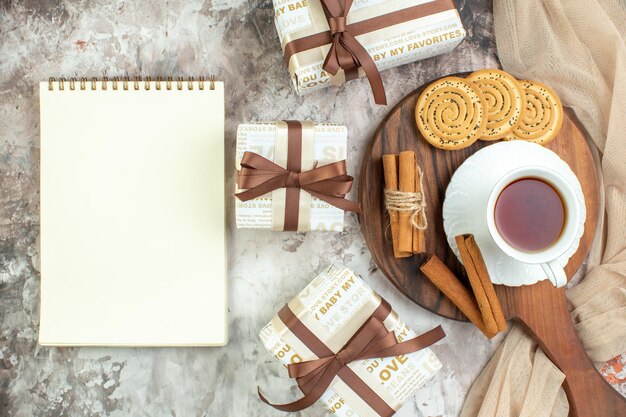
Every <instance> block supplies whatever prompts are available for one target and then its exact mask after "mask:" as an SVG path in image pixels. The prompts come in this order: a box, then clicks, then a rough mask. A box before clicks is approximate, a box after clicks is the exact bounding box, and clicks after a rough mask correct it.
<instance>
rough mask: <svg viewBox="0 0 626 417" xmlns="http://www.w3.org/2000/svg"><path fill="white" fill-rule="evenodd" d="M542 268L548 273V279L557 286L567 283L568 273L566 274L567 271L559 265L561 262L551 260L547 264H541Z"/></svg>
mask: <svg viewBox="0 0 626 417" xmlns="http://www.w3.org/2000/svg"><path fill="white" fill-rule="evenodd" d="M541 268H542V269H543V272H545V273H546V275H547V276H548V279H549V280H550V282H551V283H552V285H554V286H555V287H556V288H560V287H562V286H564V285H565V284H567V275H565V271H564V270H563V267H562V266H561V265H559V263H558V262H557V261H556V260H555V261H550V262H547V263H545V264H541Z"/></svg>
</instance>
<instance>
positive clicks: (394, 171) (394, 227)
mask: <svg viewBox="0 0 626 417" xmlns="http://www.w3.org/2000/svg"><path fill="white" fill-rule="evenodd" d="M383 173H384V177H385V188H386V189H388V190H394V191H397V190H398V155H395V154H389V155H383ZM398 220H399V213H398V212H397V211H396V210H389V223H390V227H391V242H392V244H393V256H394V257H396V258H406V257H408V256H411V252H402V251H400V250H399V249H398V229H399V221H398Z"/></svg>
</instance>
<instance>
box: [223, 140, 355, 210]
mask: <svg viewBox="0 0 626 417" xmlns="http://www.w3.org/2000/svg"><path fill="white" fill-rule="evenodd" d="M346 172H347V170H346V161H345V160H343V161H337V162H333V163H331V164H328V165H324V166H320V167H315V168H313V169H312V170H310V171H306V172H296V171H290V170H287V169H285V168H283V167H281V166H280V165H277V164H275V163H274V162H272V161H270V160H268V159H266V158H264V157H262V156H261V155H259V154H256V153H254V152H245V153H244V154H243V158H241V170H240V171H239V174H238V176H237V186H238V187H239V188H240V189H243V190H246V191H242V192H240V193H237V194H235V195H236V196H237V198H239V200H241V201H248V200H252V199H254V198H257V197H261V196H262V195H265V194H267V193H270V192H272V191H274V190H277V189H279V188H299V189H301V190H304V191H306V192H308V193H309V194H311V195H312V196H314V197H317V198H319V199H320V200H323V201H325V202H327V203H328V204H332V205H333V206H335V207H338V208H340V209H342V210H346V211H352V212H354V213H360V212H361V209H360V207H359V205H358V204H357V203H355V202H353V201H349V200H346V199H345V196H346V194H348V192H350V189H351V188H352V183H353V181H354V178H352V177H351V176H349V175H347V174H346Z"/></svg>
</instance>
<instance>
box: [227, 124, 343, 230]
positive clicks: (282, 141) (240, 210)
mask: <svg viewBox="0 0 626 417" xmlns="http://www.w3.org/2000/svg"><path fill="white" fill-rule="evenodd" d="M300 124H301V125H302V132H303V133H302V158H301V160H302V161H301V162H302V170H303V171H306V170H310V169H312V168H313V167H314V166H324V165H326V164H329V163H332V162H336V161H342V160H345V159H346V148H347V141H348V130H347V129H346V127H345V126H338V125H334V124H329V123H322V124H318V123H313V122H300ZM287 140H288V139H287V127H286V122H282V121H277V122H259V123H248V124H241V125H239V127H238V128H237V151H236V161H237V170H240V169H241V165H240V164H241V159H242V157H243V155H244V153H245V152H254V153H256V154H258V155H260V156H262V157H264V158H266V159H268V160H270V161H273V162H275V163H277V164H279V165H282V166H284V165H285V160H286V158H287ZM239 191H241V190H239V189H237V192H239ZM299 197H300V201H299V212H300V213H299V224H298V231H308V230H332V231H342V230H343V224H344V220H343V218H344V211H343V210H342V209H340V208H337V207H335V206H333V205H331V204H329V203H327V202H325V201H322V200H320V199H318V198H316V197H313V196H311V195H310V194H308V193H306V192H301V193H300V196H299ZM284 201H285V189H284V188H282V189H278V190H275V191H272V192H270V193H268V194H266V195H263V196H261V197H257V198H254V199H252V200H249V201H241V200H239V199H235V212H236V214H235V217H236V223H237V228H240V229H242V228H243V229H272V230H283V222H282V217H283V216H284V210H285V203H284Z"/></svg>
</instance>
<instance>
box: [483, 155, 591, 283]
mask: <svg viewBox="0 0 626 417" xmlns="http://www.w3.org/2000/svg"><path fill="white" fill-rule="evenodd" d="M524 178H536V179H538V180H540V181H543V182H545V183H547V184H549V185H551V186H552V187H553V188H554V189H555V190H556V191H557V192H558V193H559V195H560V197H561V201H562V202H563V206H564V209H565V218H564V220H563V222H564V223H563V228H562V229H561V234H560V235H559V236H558V237H557V239H556V241H554V242H553V243H552V244H550V245H549V246H547V247H546V248H543V249H540V250H538V251H532V252H530V251H529V252H526V251H523V250H520V249H518V248H516V247H514V246H511V245H510V244H509V243H508V242H507V241H506V240H505V239H504V237H503V236H502V235H501V234H500V232H499V231H498V228H497V226H496V220H495V209H496V202H497V201H498V197H499V196H500V193H502V191H503V190H504V189H505V188H506V187H507V186H508V185H510V184H512V183H513V182H515V181H517V180H520V179H524ZM580 216H581V212H580V204H579V202H578V197H577V196H576V192H575V191H574V189H573V187H572V186H571V185H570V184H569V183H568V182H567V180H565V178H563V177H562V176H561V175H560V174H558V173H557V172H556V171H553V170H551V169H549V168H545V167H540V166H527V167H522V168H518V169H515V170H513V171H510V172H509V173H507V174H506V175H504V176H503V177H502V178H500V180H498V182H497V183H496V185H495V186H494V187H493V189H492V190H491V194H490V195H489V200H488V201H487V227H488V229H489V233H490V234H491V237H492V238H493V240H494V241H495V242H496V245H498V247H499V248H500V249H501V250H502V251H503V252H504V253H506V254H507V255H509V256H510V257H512V258H514V259H516V260H518V261H520V262H523V263H527V264H539V265H541V267H542V268H543V270H544V272H545V273H546V275H547V277H548V279H549V280H550V282H552V284H553V285H554V286H555V287H557V288H558V287H562V286H564V285H565V284H566V283H567V276H566V275H565V271H564V270H563V267H562V266H561V265H560V264H559V263H558V262H557V259H558V258H559V257H560V256H561V255H563V254H564V253H565V252H566V251H567V250H568V249H569V248H570V247H571V246H572V245H573V244H574V242H575V241H576V239H577V238H578V225H579V223H580Z"/></svg>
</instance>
